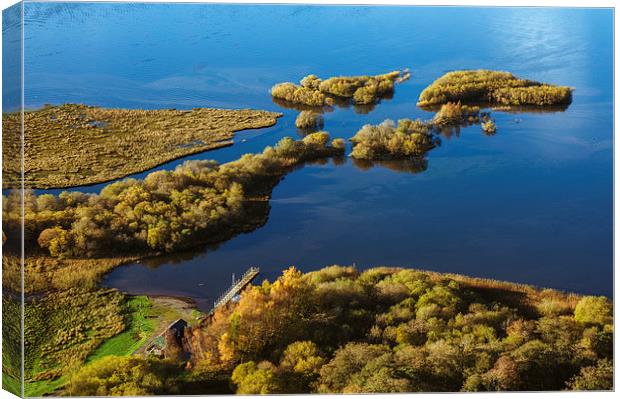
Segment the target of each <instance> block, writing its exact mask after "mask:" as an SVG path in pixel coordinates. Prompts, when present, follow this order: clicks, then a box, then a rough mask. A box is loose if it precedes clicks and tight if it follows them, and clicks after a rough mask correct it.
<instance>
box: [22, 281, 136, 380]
mask: <svg viewBox="0 0 620 399" xmlns="http://www.w3.org/2000/svg"><path fill="white" fill-rule="evenodd" d="M123 306H124V304H123V295H122V294H120V293H118V292H117V291H115V290H104V289H100V290H95V291H87V290H82V289H78V288H74V289H71V290H65V291H59V292H53V293H50V294H48V295H46V296H44V297H42V298H35V299H31V300H29V301H28V303H27V304H26V306H25V318H24V320H25V330H24V339H25V343H24V346H25V371H26V373H25V378H26V381H28V382H31V381H42V380H55V379H56V378H58V377H60V376H62V375H64V374H66V373H67V372H69V371H70V370H72V369H74V368H75V367H78V366H79V365H81V364H82V363H83V362H84V360H85V359H86V357H87V356H88V355H89V354H90V353H91V352H92V351H93V350H94V349H95V348H96V347H97V346H99V345H100V344H101V343H102V342H104V341H105V340H106V339H108V338H111V337H113V336H114V335H116V334H118V333H120V332H121V331H123V330H124V329H125V324H124V320H123V316H122V315H123Z"/></svg>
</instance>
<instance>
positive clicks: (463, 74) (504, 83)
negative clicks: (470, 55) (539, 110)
mask: <svg viewBox="0 0 620 399" xmlns="http://www.w3.org/2000/svg"><path fill="white" fill-rule="evenodd" d="M572 92H573V89H572V88H570V87H568V86H555V85H551V84H547V83H541V82H537V81H534V80H528V79H521V78H518V77H516V76H514V75H513V74H512V73H510V72H501V71H490V70H485V69H479V70H467V71H453V72H448V73H446V74H445V75H443V76H442V77H440V78H439V79H437V80H435V81H434V82H433V83H432V84H431V85H430V86H428V87H427V88H426V89H424V90H423V91H422V93H421V94H420V98H419V100H418V106H419V107H428V106H433V105H441V104H445V103H447V102H457V101H462V102H463V103H485V104H498V105H514V106H519V105H538V106H548V105H558V104H570V103H571V101H572Z"/></svg>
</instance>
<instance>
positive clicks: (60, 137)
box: [2, 104, 281, 188]
mask: <svg viewBox="0 0 620 399" xmlns="http://www.w3.org/2000/svg"><path fill="white" fill-rule="evenodd" d="M280 116H281V114H279V113H275V112H267V111H259V110H250V109H242V110H223V109H210V108H197V109H193V110H189V111H180V110H174V109H170V110H128V109H110V108H99V107H91V106H86V105H82V104H65V105H61V106H48V107H45V108H43V109H41V110H37V111H28V112H25V113H24V125H25V134H24V140H25V142H24V163H25V165H24V166H25V185H26V187H32V188H60V187H71V186H79V185H87V184H94V183H100V182H104V181H109V180H113V179H117V178H120V177H123V176H127V175H130V174H133V173H138V172H142V171H145V170H148V169H151V168H153V167H155V166H157V165H160V164H162V163H165V162H167V161H170V160H173V159H176V158H180V157H183V156H186V155H190V154H195V153H198V152H203V151H206V150H211V149H214V148H219V147H223V146H227V145H231V144H232V143H233V141H232V138H233V132H236V131H240V130H245V129H256V128H262V127H268V126H272V125H274V124H275V123H276V120H277V118H278V117H280ZM19 123H20V117H19V113H9V114H3V115H2V127H3V130H5V131H7V132H12V131H19V126H18V125H19ZM16 140H17V141H16ZM2 141H3V146H4V147H5V148H6V149H11V150H15V149H18V148H19V135H16V134H6V135H3V136H2ZM3 153H4V154H7V153H8V151H4V152H3ZM14 153H15V152H14ZM18 179H19V165H18V164H15V163H14V162H13V163H11V162H7V163H5V169H4V180H3V187H4V188H7V187H11V186H13V185H15V184H16V182H17V181H18Z"/></svg>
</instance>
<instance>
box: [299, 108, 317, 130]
mask: <svg viewBox="0 0 620 399" xmlns="http://www.w3.org/2000/svg"><path fill="white" fill-rule="evenodd" d="M295 126H297V127H298V128H299V129H320V128H322V127H323V115H321V114H320V113H318V112H314V111H301V112H300V113H299V115H298V116H297V119H295Z"/></svg>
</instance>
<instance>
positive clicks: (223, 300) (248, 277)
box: [209, 267, 260, 314]
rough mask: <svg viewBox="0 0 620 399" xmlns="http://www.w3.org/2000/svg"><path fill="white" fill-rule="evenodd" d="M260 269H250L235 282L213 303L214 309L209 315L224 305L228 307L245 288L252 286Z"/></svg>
mask: <svg viewBox="0 0 620 399" xmlns="http://www.w3.org/2000/svg"><path fill="white" fill-rule="evenodd" d="M259 272H260V269H259V268H258V267H250V268H249V269H248V270H247V271H246V272H245V273H243V276H241V278H239V279H237V280H234V281H233V283H232V285H231V286H230V288H229V289H228V290H226V292H224V293H223V294H222V295H221V296H220V297H219V298H218V299H217V301H215V302H213V309H211V312H209V314H213V313H214V312H215V310H216V309H217V308H219V307H220V306H222V305H226V304H227V303H228V302H229V301H230V300H231V299H233V298H234V297H235V295H237V294H238V293H240V292H241V290H243V289H244V288H245V286H246V285H248V284H250V283H251V282H252V280H254V279H255V278H256V276H258V273H259Z"/></svg>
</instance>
